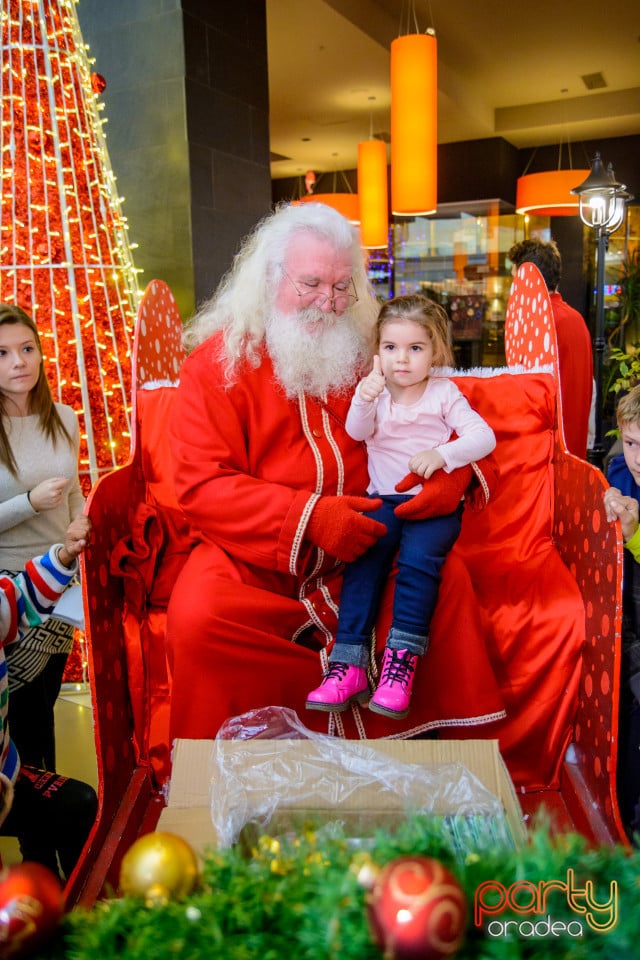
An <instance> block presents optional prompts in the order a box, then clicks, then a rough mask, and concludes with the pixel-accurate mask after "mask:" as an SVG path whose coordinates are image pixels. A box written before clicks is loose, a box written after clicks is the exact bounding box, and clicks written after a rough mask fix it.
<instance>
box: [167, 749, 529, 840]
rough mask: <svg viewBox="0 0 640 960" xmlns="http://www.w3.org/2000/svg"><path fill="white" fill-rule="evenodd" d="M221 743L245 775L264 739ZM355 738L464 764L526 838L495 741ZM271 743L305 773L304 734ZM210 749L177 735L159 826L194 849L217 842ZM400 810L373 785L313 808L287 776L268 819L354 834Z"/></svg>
mask: <svg viewBox="0 0 640 960" xmlns="http://www.w3.org/2000/svg"><path fill="white" fill-rule="evenodd" d="M339 742H340V741H338V743H339ZM350 742H353V741H350ZM221 743H222V749H224V750H228V751H231V750H232V751H234V757H236V758H237V757H238V756H239V757H240V761H241V764H242V765H245V764H246V771H247V774H248V776H250V775H251V768H252V766H253V764H254V763H255V761H256V758H259V757H260V756H261V753H262V752H263V751H264V748H265V741H260V740H246V741H222V742H221ZM358 743H361V744H363V745H364V746H367V747H370V748H372V749H374V750H376V751H378V753H381V754H384V755H386V756H389V757H390V758H392V759H393V760H396V761H399V762H401V763H406V764H419V765H429V764H462V765H463V766H464V767H466V768H467V770H468V771H469V772H470V773H471V774H472V775H474V776H475V777H476V778H477V779H478V780H479V781H480V782H481V784H482V785H483V786H484V787H485V788H486V789H487V790H489V791H490V793H491V794H493V795H494V796H495V797H497V798H498V800H499V801H500V804H501V806H502V810H503V812H504V818H505V821H506V825H507V829H508V832H509V834H510V836H511V839H512V841H513V843H514V844H515V845H519V844H521V843H523V842H524V840H525V836H526V831H525V826H524V820H523V816H522V810H521V808H520V804H519V802H518V799H517V796H516V793H515V790H514V787H513V783H512V781H511V779H510V777H509V774H508V773H507V770H506V767H505V765H504V762H503V760H502V757H501V756H500V752H499V750H498V743H497V741H496V740H369V741H358ZM269 746H270V747H272V748H274V749H276V750H277V751H284V752H285V758H286V760H287V761H288V760H289V759H290V758H291V760H292V761H293V762H295V765H296V770H297V771H298V773H299V774H300V775H302V776H304V773H300V771H304V763H305V758H306V756H308V754H309V752H310V751H312V750H313V749H314V747H313V744H312V743H311V742H310V741H306V740H277V741H269ZM213 748H214V741H213V740H177V741H176V742H175V744H174V751H173V770H172V776H171V782H170V785H169V792H168V799H167V806H166V807H165V808H164V809H163V811H162V813H161V815H160V820H159V822H158V827H157V829H158V830H165V831H168V832H171V833H176V834H178V835H179V836H182V837H184V839H185V840H186V841H187V842H188V843H190V844H191V846H192V847H193V848H194V850H195V851H196V852H197V853H198V854H200V855H202V853H203V852H204V850H205V849H206V847H211V846H216V845H217V842H218V838H217V836H216V832H215V830H214V826H213V823H212V819H211V812H210V794H211V779H212V776H211V757H212V751H213ZM238 752H239V753H238ZM221 786H223V785H220V784H215V785H214V788H215V789H220V788H221ZM437 812H438V813H439V814H442V815H445V816H446V815H447V814H454V813H455V812H456V811H453V810H447V809H442V808H441V809H439V810H438V811H437ZM403 813H404V810H403V807H402V804H401V803H400V802H399V801H398V800H397V799H394V797H393V796H390V795H389V794H388V792H385V791H384V790H380V789H377V788H376V786H375V785H374V786H370V787H366V788H364V789H362V790H359V791H358V792H357V794H355V795H353V796H352V797H350V798H348V799H347V800H346V801H345V802H344V803H341V804H340V806H339V808H337V807H336V805H335V804H333V803H328V802H327V800H326V799H324V800H322V799H320V800H318V801H317V802H314V804H313V807H312V808H311V807H310V805H309V802H308V799H304V800H303V799H301V800H298V799H297V798H296V784H295V783H292V784H291V793H290V795H289V796H288V797H287V807H286V810H279V811H278V816H277V817H276V818H275V819H276V820H277V822H275V823H274V822H273V820H272V821H271V822H270V824H269V832H270V833H273V834H277V833H278V832H280V831H282V830H285V829H288V828H293V829H296V828H297V827H298V826H299V825H300V823H301V822H302V821H303V820H305V819H307V820H308V819H309V818H311V817H314V818H319V819H321V820H323V821H325V820H338V819H339V820H340V821H341V822H343V823H344V822H346V823H347V825H348V832H349V835H359V834H360V832H361V831H362V829H363V827H365V826H366V827H368V829H369V830H370V831H371V830H372V829H374V828H377V827H382V826H387V825H391V824H393V823H397V821H398V815H399V814H400V815H402V814H403Z"/></svg>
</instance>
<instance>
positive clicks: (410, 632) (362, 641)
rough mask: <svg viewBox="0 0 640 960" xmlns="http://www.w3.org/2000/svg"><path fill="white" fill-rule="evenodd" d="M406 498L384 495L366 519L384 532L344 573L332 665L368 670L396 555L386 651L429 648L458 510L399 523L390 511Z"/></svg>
mask: <svg viewBox="0 0 640 960" xmlns="http://www.w3.org/2000/svg"><path fill="white" fill-rule="evenodd" d="M372 496H374V495H373V494H372ZM407 499H410V498H408V497H407V496H404V495H398V496H384V497H382V501H383V503H382V506H381V507H380V509H379V510H375V511H373V512H372V513H368V514H367V516H368V517H373V518H374V519H375V520H379V521H380V522H381V523H384V525H385V526H386V528H387V532H386V533H385V534H384V535H383V536H382V537H380V539H379V540H378V542H377V543H376V544H374V546H373V547H371V549H370V550H367V552H366V553H365V554H363V555H362V556H361V557H359V558H358V559H357V560H355V561H354V562H353V563H350V564H348V565H347V567H346V568H345V572H344V579H343V581H342V592H341V594H340V616H339V620H338V630H337V633H336V642H335V644H334V646H333V649H332V651H331V656H330V658H329V659H330V660H331V661H332V662H334V663H335V662H339V663H349V664H352V665H353V666H356V667H366V666H367V664H368V662H369V644H370V640H371V631H372V630H373V627H374V624H375V620H376V615H377V613H378V605H379V602H380V596H381V594H382V590H383V589H384V585H385V582H386V580H387V577H388V576H389V572H390V570H391V567H392V565H393V561H394V558H395V557H396V554H397V565H398V575H397V578H396V585H395V592H394V596H393V616H392V621H391V630H390V632H389V636H388V638H387V646H388V647H389V648H390V649H392V650H405V649H407V650H409V651H410V652H411V653H413V654H417V655H418V656H423V654H424V653H425V651H426V649H427V643H428V637H429V625H430V623H431V618H432V616H433V611H434V610H435V606H436V601H437V599H438V588H439V586H440V571H441V569H442V565H443V563H444V561H445V559H446V556H447V554H448V552H449V550H451V547H452V546H453V544H454V543H455V542H456V540H457V538H458V535H459V533H460V523H461V519H462V505H461V506H460V507H458V509H457V510H456V511H454V513H448V514H447V515H446V516H444V517H430V518H429V519H428V520H401V519H399V518H398V517H396V515H395V513H394V512H393V511H394V508H395V507H396V506H397V505H398V504H399V503H404V501H406V500H407Z"/></svg>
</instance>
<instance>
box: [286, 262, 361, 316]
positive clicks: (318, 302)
mask: <svg viewBox="0 0 640 960" xmlns="http://www.w3.org/2000/svg"><path fill="white" fill-rule="evenodd" d="M282 272H283V273H284V275H285V277H286V278H287V280H288V281H289V283H290V284H291V286H292V287H293V289H294V290H295V292H296V294H297V296H298V297H299V298H300V300H301V301H307V303H309V304H311V303H313V305H314V306H315V307H320V309H322V307H324V306H326V304H327V303H330V304H331V310H332V311H333V313H336V312H337V311H338V310H340V311H343V310H346V309H347V308H348V307H352V306H353V304H354V303H357V302H358V299H359V297H358V291H357V290H356V285H355V283H354V282H353V277H349V279H348V280H345V281H344V283H345V286H344V289H341V288H340V286H339V285H337V284H334V285H333V287H332V288H331V289H332V290H333V296H329V295H328V294H327V293H320V291H319V290H318V288H317V287H315V286H311V285H310V284H306V283H300V286H301V287H303V288H306V289H302V290H300V289H299V288H298V284H296V283H295V281H294V280H292V279H291V277H290V276H289V274H288V273H285V271H284V270H283V271H282ZM336 286H337V287H338V289H337V290H336Z"/></svg>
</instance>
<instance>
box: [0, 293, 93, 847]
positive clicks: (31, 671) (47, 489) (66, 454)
mask: <svg viewBox="0 0 640 960" xmlns="http://www.w3.org/2000/svg"><path fill="white" fill-rule="evenodd" d="M78 448H79V428H78V421H77V418H76V415H75V413H74V411H73V410H72V409H71V407H69V406H65V405H64V404H60V403H55V402H54V400H53V397H52V395H51V389H50V387H49V384H48V382H47V378H46V375H45V372H44V363H43V356H42V347H41V344H40V338H39V336H38V331H37V328H36V325H35V323H34V322H33V320H32V319H31V317H30V316H29V315H28V314H27V313H25V311H24V310H22V309H21V308H20V307H17V306H14V305H10V304H0V570H5V571H7V572H8V573H11V574H15V573H17V572H18V571H20V570H22V569H24V566H25V563H26V562H27V560H29V558H30V557H33V556H37V555H39V554H43V553H45V552H46V551H47V550H48V549H49V547H50V545H51V544H52V543H58V542H60V541H62V540H64V535H65V531H66V529H67V527H68V526H69V523H70V522H71V521H72V520H73V519H74V518H75V517H77V516H78V515H79V514H81V513H82V511H83V508H84V497H83V495H82V492H81V490H80V484H79V480H78ZM72 643H73V627H72V626H71V625H70V624H67V623H64V622H62V621H60V620H56V619H55V617H52V618H51V619H49V620H48V621H47V622H46V623H45V624H43V625H41V626H37V627H34V628H32V629H31V630H29V631H27V633H26V635H25V637H24V640H23V643H22V644H21V645H20V646H19V647H17V648H15V649H14V650H12V649H11V648H8V649H7V663H8V671H9V685H10V688H11V700H10V707H9V723H10V726H11V736H12V739H13V741H14V742H15V744H16V746H17V748H18V752H19V754H20V757H21V759H22V762H23V763H24V764H27V765H29V766H32V767H37V768H39V769H43V770H51V771H55V769H56V755H55V728H54V706H55V702H56V699H57V697H58V694H59V692H60V687H61V684H62V675H63V672H64V667H65V664H66V660H67V657H68V654H69V652H70V650H71V646H72ZM23 852H24V851H23Z"/></svg>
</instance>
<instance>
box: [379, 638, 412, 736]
mask: <svg viewBox="0 0 640 960" xmlns="http://www.w3.org/2000/svg"><path fill="white" fill-rule="evenodd" d="M417 662H418V658H417V656H415V655H414V654H413V653H410V652H409V651H408V650H390V649H389V647H385V651H384V660H383V661H382V673H381V675H380V683H379V684H378V689H377V690H376V692H375V693H374V695H373V697H372V698H371V702H370V703H369V710H373V712H374V713H382V714H383V715H384V716H385V717H397V719H398V720H401V719H402V718H403V717H406V715H407V714H408V713H409V701H410V700H411V690H412V689H413V678H414V674H415V669H416V663H417Z"/></svg>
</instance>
